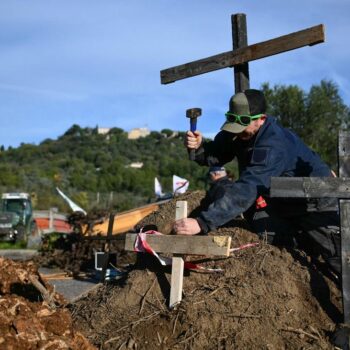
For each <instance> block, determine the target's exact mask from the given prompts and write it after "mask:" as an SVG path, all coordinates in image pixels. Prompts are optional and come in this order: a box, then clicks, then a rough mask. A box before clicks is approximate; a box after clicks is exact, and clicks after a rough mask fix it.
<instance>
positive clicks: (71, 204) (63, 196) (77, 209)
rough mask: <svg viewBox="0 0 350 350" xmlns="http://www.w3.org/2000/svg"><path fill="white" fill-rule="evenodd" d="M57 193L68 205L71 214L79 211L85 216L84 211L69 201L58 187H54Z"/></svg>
mask: <svg viewBox="0 0 350 350" xmlns="http://www.w3.org/2000/svg"><path fill="white" fill-rule="evenodd" d="M56 190H57V192H58V193H59V194H60V195H61V196H62V198H63V199H64V200H65V201H66V202H67V203H68V205H69V206H70V208H71V209H72V210H73V212H76V211H81V212H82V213H84V214H85V215H86V211H85V210H84V209H82V208H80V207H79V205H77V204H75V203H74V202H73V201H72V200H71V199H69V198H68V197H67V196H66V195H65V194H64V193H63V192H62V191H61V190H60V189H59V188H58V187H56Z"/></svg>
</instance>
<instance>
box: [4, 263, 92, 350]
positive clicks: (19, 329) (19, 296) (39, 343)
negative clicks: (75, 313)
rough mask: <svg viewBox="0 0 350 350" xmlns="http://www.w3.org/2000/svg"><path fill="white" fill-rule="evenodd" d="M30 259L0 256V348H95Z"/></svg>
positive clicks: (61, 298)
mask: <svg viewBox="0 0 350 350" xmlns="http://www.w3.org/2000/svg"><path fill="white" fill-rule="evenodd" d="M64 304H65V301H64V299H63V297H62V296H61V295H59V294H57V293H55V292H54V291H53V288H52V287H51V286H50V285H49V284H47V283H46V282H45V281H44V280H43V279H41V276H40V275H39V274H38V271H37V268H36V267H35V265H34V264H33V263H22V262H14V261H12V260H8V259H3V258H0V348H1V349H11V350H23V349H52V350H54V349H73V350H75V349H76V350H90V349H91V350H92V349H95V347H94V346H92V345H91V344H90V343H89V342H88V340H87V339H86V338H85V337H84V336H83V335H82V334H81V333H80V332H78V331H77V330H76V329H75V327H74V325H73V321H72V317H71V314H70V312H69V311H68V309H67V308H64V307H63V305H64Z"/></svg>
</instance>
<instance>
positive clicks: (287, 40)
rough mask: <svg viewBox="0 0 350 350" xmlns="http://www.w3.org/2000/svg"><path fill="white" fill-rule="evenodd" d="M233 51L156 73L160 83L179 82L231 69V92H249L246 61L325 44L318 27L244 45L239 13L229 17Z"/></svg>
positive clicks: (242, 18)
mask: <svg viewBox="0 0 350 350" xmlns="http://www.w3.org/2000/svg"><path fill="white" fill-rule="evenodd" d="M231 22H232V41H233V50H232V51H227V52H223V53H220V54H218V55H215V56H211V57H207V58H203V59H200V60H197V61H193V62H189V63H185V64H182V65H179V66H175V67H171V68H168V69H164V70H162V71H161V72H160V77H161V83H162V84H168V83H173V82H175V81H177V80H180V79H185V78H190V77H193V76H195V75H199V74H204V73H208V72H212V71H215V70H218V69H222V68H228V67H230V68H232V67H234V80H235V92H239V91H243V90H245V89H249V69H248V62H249V61H254V60H257V59H260V58H263V57H268V56H272V55H276V54H278V53H282V52H286V51H290V50H294V49H298V48H300V47H303V46H311V45H315V44H319V43H322V42H324V41H325V34H324V26H323V25H322V24H320V25H317V26H314V27H311V28H307V29H304V30H301V31H298V32H295V33H291V34H288V35H284V36H281V37H278V38H275V39H271V40H268V41H264V42H261V43H258V44H254V45H249V46H247V45H248V40H247V24H246V15H245V14H243V13H239V14H235V15H232V16H231Z"/></svg>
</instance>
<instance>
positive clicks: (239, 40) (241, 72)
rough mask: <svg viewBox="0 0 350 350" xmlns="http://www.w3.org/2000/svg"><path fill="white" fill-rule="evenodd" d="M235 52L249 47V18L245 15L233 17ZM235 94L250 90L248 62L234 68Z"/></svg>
mask: <svg viewBox="0 0 350 350" xmlns="http://www.w3.org/2000/svg"><path fill="white" fill-rule="evenodd" d="M231 25H232V47H233V50H236V49H239V48H242V47H246V46H248V34H247V17H246V15H245V14H243V13H237V14H235V15H232V16H231ZM234 76H235V93H237V92H241V91H244V90H246V89H249V65H248V62H245V63H241V64H237V65H235V67H234Z"/></svg>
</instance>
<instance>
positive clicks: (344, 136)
mask: <svg viewBox="0 0 350 350" xmlns="http://www.w3.org/2000/svg"><path fill="white" fill-rule="evenodd" d="M338 163H339V176H340V177H350V132H346V131H340V132H339V140H338Z"/></svg>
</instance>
